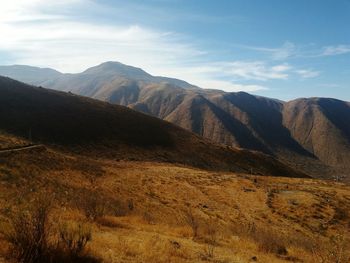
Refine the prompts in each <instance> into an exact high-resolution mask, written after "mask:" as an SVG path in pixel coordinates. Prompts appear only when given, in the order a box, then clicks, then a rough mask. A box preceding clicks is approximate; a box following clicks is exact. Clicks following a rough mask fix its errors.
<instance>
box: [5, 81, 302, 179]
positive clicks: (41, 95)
mask: <svg viewBox="0 0 350 263" xmlns="http://www.w3.org/2000/svg"><path fill="white" fill-rule="evenodd" d="M0 120H1V122H0V131H1V132H5V138H9V139H11V140H12V141H14V139H15V138H19V140H21V139H26V140H28V142H30V143H31V144H32V143H33V144H34V145H46V146H48V147H50V148H52V149H55V151H58V152H62V153H64V152H68V153H73V154H76V155H78V156H80V157H81V156H87V157H90V158H91V157H92V158H99V159H100V158H107V159H111V160H116V159H117V160H133V161H152V162H170V163H176V164H180V165H187V166H191V167H197V168H203V169H208V170H216V171H220V170H221V171H233V172H238V173H254V174H261V175H276V176H288V177H306V175H305V174H302V173H299V172H297V171H295V170H293V169H291V168H289V167H288V166H286V165H285V164H283V163H281V162H279V161H278V160H276V159H274V158H272V157H271V156H269V155H266V154H262V153H259V152H254V151H248V150H242V149H235V148H232V147H224V146H222V145H218V144H215V143H213V142H211V141H210V140H208V139H205V138H203V137H201V136H198V135H196V134H194V133H191V132H189V131H186V130H185V129H183V128H181V127H178V126H176V125H174V124H171V123H169V122H166V121H163V120H160V119H158V118H155V117H152V116H148V115H146V114H143V113H139V112H137V111H134V110H131V109H129V108H127V107H124V106H119V105H113V104H110V103H106V102H101V101H98V100H94V99H90V98H86V97H82V96H78V95H74V94H69V93H66V92H59V91H54V90H48V89H44V88H40V87H33V86H29V85H27V84H24V83H21V82H18V81H15V80H12V79H10V78H6V77H0ZM5 151H6V149H5Z"/></svg>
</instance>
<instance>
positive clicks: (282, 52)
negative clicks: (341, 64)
mask: <svg viewBox="0 0 350 263" xmlns="http://www.w3.org/2000/svg"><path fill="white" fill-rule="evenodd" d="M236 46H238V47H240V48H244V49H248V50H254V51H257V52H261V53H265V54H268V55H269V57H270V58H271V59H273V60H287V59H290V58H317V57H324V56H336V55H342V54H348V53H350V44H347V45H344V44H343V45H332V46H318V47H317V46H315V45H300V46H299V45H296V44H295V43H293V42H290V41H286V42H285V43H283V45H282V46H280V47H257V46H247V45H236Z"/></svg>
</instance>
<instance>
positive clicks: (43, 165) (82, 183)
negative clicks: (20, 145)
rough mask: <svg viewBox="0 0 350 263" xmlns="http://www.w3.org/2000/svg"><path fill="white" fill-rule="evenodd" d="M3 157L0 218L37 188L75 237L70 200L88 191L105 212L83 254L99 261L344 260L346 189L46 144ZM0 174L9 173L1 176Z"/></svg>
mask: <svg viewBox="0 0 350 263" xmlns="http://www.w3.org/2000/svg"><path fill="white" fill-rule="evenodd" d="M43 154H44V153H43ZM6 158H8V159H6V160H5V162H0V211H1V212H0V214H1V215H0V221H1V220H2V221H4V219H5V218H6V214H7V213H6V207H9V206H10V207H11V208H16V207H19V205H20V204H19V203H18V202H17V201H16V200H17V199H18V198H17V196H18V193H21V196H22V197H23V200H30V197H31V196H32V195H33V193H36V192H38V191H40V190H42V189H45V191H46V193H48V194H49V195H52V196H54V197H55V200H56V201H55V207H56V208H55V209H54V210H53V212H52V215H51V218H53V219H54V221H56V222H69V224H71V225H72V228H73V230H74V229H75V230H74V231H73V230H72V229H71V230H70V233H72V236H74V237H72V236H71V238H66V237H65V238H64V239H66V240H69V239H72V238H73V239H74V240H75V241H74V242H78V243H79V242H80V241H79V240H80V238H79V236H80V237H82V236H83V237H84V235H80V234H82V232H85V231H81V232H79V231H80V230H79V224H80V223H81V222H84V220H86V219H85V215H84V214H86V213H85V211H84V210H85V209H82V208H81V207H80V206H77V205H76V203H77V201H76V200H78V199H81V198H84V197H85V196H86V194H87V193H93V194H94V195H93V194H91V198H92V199H93V200H97V199H100V200H99V202H97V203H99V205H101V206H103V207H104V209H102V210H103V213H96V214H98V216H96V217H95V220H91V221H90V223H89V227H90V229H91V234H92V239H91V241H89V242H88V243H87V244H86V251H87V252H89V253H90V254H91V255H94V256H95V257H96V258H101V260H102V261H104V262H174V263H177V262H251V261H252V260H254V259H255V257H256V260H257V261H258V262H271V263H275V262H287V261H291V262H298V261H303V262H312V263H313V262H315V263H316V262H324V263H330V262H339V263H348V262H347V261H346V260H347V257H348V255H347V251H349V244H350V243H349V234H348V232H345V231H344V229H348V227H349V222H350V218H349V215H348V213H344V211H349V209H350V189H349V187H348V186H346V185H342V184H338V183H330V182H326V181H318V180H307V179H290V178H277V177H252V176H248V175H243V174H242V175H240V174H232V173H214V172H208V171H204V170H199V169H193V168H190V167H183V166H179V165H171V164H164V163H155V162H129V161H114V160H111V159H100V160H89V159H82V158H80V157H79V156H76V155H67V154H66V153H64V154H63V153H59V152H54V151H50V150H49V151H48V152H46V153H45V156H41V155H40V154H37V155H31V154H29V153H21V154H17V155H16V156H13V157H11V156H8V157H6ZM73 164H74V165H73ZM88 165H89V166H88ZM85 167H92V168H93V169H85ZM4 171H6V173H11V174H12V175H16V178H17V179H16V180H15V181H9V180H4V176H5V172H4ZM96 171H99V172H98V173H99V174H98V176H95V173H96ZM101 171H102V172H101ZM28 174H29V175H30V176H26V175H28ZM91 178H94V180H93V181H92V180H91ZM96 194H97V195H98V197H96ZM95 197H96V198H97V199H95ZM101 200H102V201H101ZM101 202H102V204H101ZM24 203H26V202H25V201H24ZM92 203H95V202H92ZM99 205H98V206H97V207H99ZM93 207H94V206H93ZM97 210H99V209H97ZM87 217H89V216H87ZM57 229H59V227H57ZM63 229H64V228H63ZM61 230H62V229H61ZM63 232H64V231H63ZM87 232H89V231H87ZM79 233H80V234H79ZM341 233H343V234H341ZM65 236H67V235H65ZM85 237H86V236H85ZM86 238H87V237H86ZM88 239H89V238H88ZM86 240H87V239H86ZM82 242H83V243H84V242H85V241H82ZM68 243H69V242H68ZM0 244H3V246H0V247H1V249H0V255H1V254H2V255H3V256H5V254H6V253H7V249H6V248H3V247H6V246H8V242H6V240H4V238H3V237H1V236H0ZM61 244H62V243H61ZM74 246H75V247H79V245H74ZM74 246H73V247H74ZM68 247H69V246H68ZM0 258H1V256H0ZM327 260H328V261H327ZM0 261H1V260H0Z"/></svg>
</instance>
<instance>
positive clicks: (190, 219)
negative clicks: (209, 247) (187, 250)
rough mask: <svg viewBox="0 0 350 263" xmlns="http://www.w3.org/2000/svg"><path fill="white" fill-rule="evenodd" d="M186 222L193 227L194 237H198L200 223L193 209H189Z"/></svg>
mask: <svg viewBox="0 0 350 263" xmlns="http://www.w3.org/2000/svg"><path fill="white" fill-rule="evenodd" d="M184 218H185V222H186V223H187V224H188V225H189V226H190V227H191V229H192V234H193V237H194V238H196V237H198V228H199V222H198V220H197V218H196V217H195V215H194V214H193V212H192V209H188V210H187V211H186V212H185V215H184Z"/></svg>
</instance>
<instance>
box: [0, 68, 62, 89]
mask: <svg viewBox="0 0 350 263" xmlns="http://www.w3.org/2000/svg"><path fill="white" fill-rule="evenodd" d="M0 75H2V76H6V77H9V78H13V79H18V80H20V81H23V82H25V83H30V84H33V85H40V84H41V83H44V82H46V81H49V80H54V79H56V78H58V77H60V76H61V75H62V73H60V72H58V71H57V70H54V69H50V68H37V67H31V66H23V65H14V66H0Z"/></svg>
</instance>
